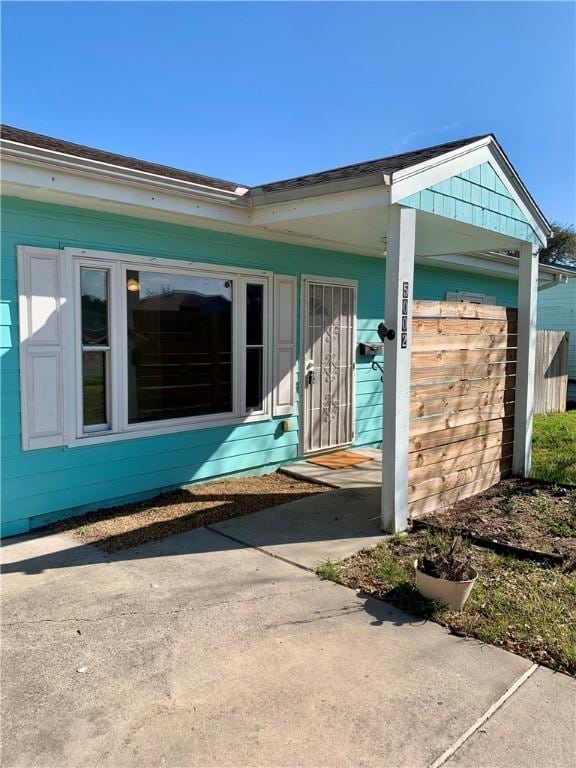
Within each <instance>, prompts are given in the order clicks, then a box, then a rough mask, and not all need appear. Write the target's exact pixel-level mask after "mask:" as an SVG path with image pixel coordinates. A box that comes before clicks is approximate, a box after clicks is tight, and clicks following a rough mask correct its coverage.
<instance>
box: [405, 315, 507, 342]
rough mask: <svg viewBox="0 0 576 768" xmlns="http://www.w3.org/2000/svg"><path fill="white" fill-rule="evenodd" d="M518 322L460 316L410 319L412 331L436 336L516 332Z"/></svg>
mask: <svg viewBox="0 0 576 768" xmlns="http://www.w3.org/2000/svg"><path fill="white" fill-rule="evenodd" d="M517 330H518V324H517V323H516V322H511V321H510V320H483V319H478V320H470V319H463V318H460V317H446V318H433V317H432V318H423V317H416V318H414V319H413V321H412V331H413V332H414V333H418V334H422V335H434V336H436V337H438V336H443V335H445V334H453V333H459V334H485V333H487V334H500V333H508V334H516V333H517Z"/></svg>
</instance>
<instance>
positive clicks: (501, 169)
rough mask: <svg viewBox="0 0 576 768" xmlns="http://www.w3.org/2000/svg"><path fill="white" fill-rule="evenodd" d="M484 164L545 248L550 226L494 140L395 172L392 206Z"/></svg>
mask: <svg viewBox="0 0 576 768" xmlns="http://www.w3.org/2000/svg"><path fill="white" fill-rule="evenodd" d="M482 163H490V165H491V166H492V168H493V169H494V171H495V172H496V173H497V174H498V177H499V178H500V180H501V181H502V183H503V184H504V186H505V187H506V189H507V190H508V192H509V193H510V194H511V196H512V198H513V199H514V202H515V203H517V205H518V207H519V208H520V210H521V211H522V213H523V214H524V215H525V216H526V218H527V219H528V221H529V222H530V224H531V225H532V227H533V228H534V231H535V232H536V234H537V235H538V237H539V239H540V240H541V241H542V243H544V244H545V243H546V241H547V238H548V237H549V236H550V231H551V230H550V227H549V225H548V222H547V221H546V220H545V219H544V217H543V216H542V214H541V213H540V211H539V210H538V208H537V206H536V205H535V204H534V202H533V201H532V199H531V198H530V196H529V195H528V193H527V192H526V188H525V187H524V185H523V184H522V182H520V180H519V178H518V175H517V174H516V173H515V171H514V169H513V168H512V166H511V165H510V163H509V162H508V161H507V160H506V157H505V156H504V154H503V152H502V151H501V150H500V148H499V147H498V146H497V144H496V142H495V141H494V140H493V139H492V137H491V136H487V137H486V138H483V139H480V140H479V141H475V142H473V143H472V144H468V145H466V146H464V147H461V148H460V149H458V150H454V151H452V152H447V153H446V154H445V155H440V156H439V157H435V158H433V159H432V160H427V161H426V162H424V163H419V164H418V165H413V166H411V167H410V168H405V169H403V170H401V171H396V172H395V173H394V174H393V175H392V184H391V187H390V204H391V205H393V204H394V203H398V202H400V201H401V200H404V199H405V198H407V197H409V196H410V195H413V194H415V193H416V192H421V191H422V190H423V189H428V188H429V187H432V186H434V185H435V184H439V183H440V182H441V181H446V179H449V178H451V177H452V176H457V175H458V174H459V173H462V172H463V171H467V170H469V169H470V168H474V167H475V166H477V165H481V164H482Z"/></svg>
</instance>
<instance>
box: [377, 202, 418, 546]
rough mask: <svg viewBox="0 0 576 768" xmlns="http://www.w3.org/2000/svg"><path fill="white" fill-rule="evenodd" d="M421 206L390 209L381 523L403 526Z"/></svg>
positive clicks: (394, 529)
mask: <svg viewBox="0 0 576 768" xmlns="http://www.w3.org/2000/svg"><path fill="white" fill-rule="evenodd" d="M415 233H416V211H415V210H413V209H412V208H401V207H400V206H399V205H393V206H391V208H390V224H389V227H388V249H387V255H386V306H385V318H386V319H385V325H386V327H387V328H391V329H393V330H394V331H395V332H396V338H395V339H394V340H392V341H390V340H387V341H386V342H384V376H383V379H384V407H383V419H382V509H381V518H382V528H383V530H385V531H388V533H395V532H397V531H403V530H405V529H406V526H407V524H408V436H409V435H408V432H409V428H410V358H411V346H412V289H413V282H414V245H415Z"/></svg>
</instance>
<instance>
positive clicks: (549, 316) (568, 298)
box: [538, 278, 576, 379]
mask: <svg viewBox="0 0 576 768" xmlns="http://www.w3.org/2000/svg"><path fill="white" fill-rule="evenodd" d="M538 328H539V329H540V330H542V331H568V332H569V333H570V339H569V342H568V377H569V378H570V379H576V278H573V279H571V280H569V281H568V282H567V283H563V284H561V285H555V286H554V287H553V288H546V289H545V290H543V291H540V293H539V294H538Z"/></svg>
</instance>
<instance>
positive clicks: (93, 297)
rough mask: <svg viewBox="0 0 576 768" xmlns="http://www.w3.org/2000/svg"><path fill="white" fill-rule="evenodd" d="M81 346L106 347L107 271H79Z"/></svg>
mask: <svg viewBox="0 0 576 768" xmlns="http://www.w3.org/2000/svg"><path fill="white" fill-rule="evenodd" d="M80 283H81V291H82V344H83V345H84V346H101V347H107V346H108V270H106V269H81V270H80Z"/></svg>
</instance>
